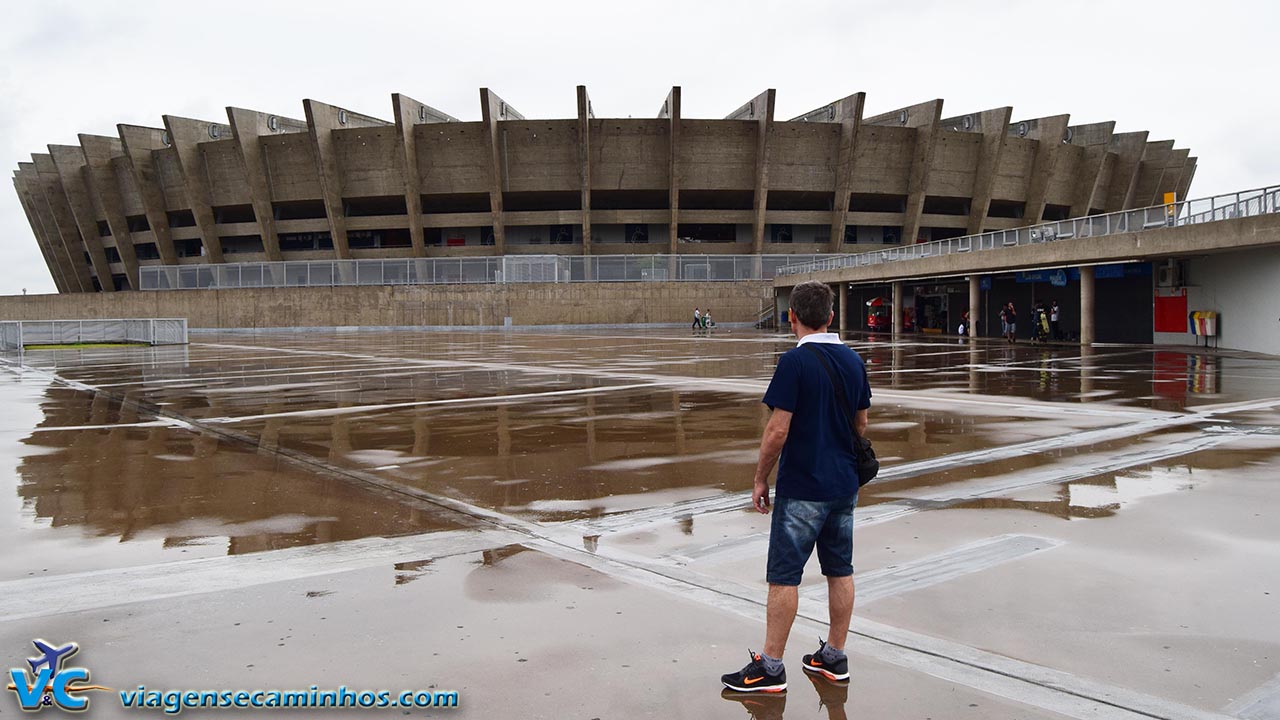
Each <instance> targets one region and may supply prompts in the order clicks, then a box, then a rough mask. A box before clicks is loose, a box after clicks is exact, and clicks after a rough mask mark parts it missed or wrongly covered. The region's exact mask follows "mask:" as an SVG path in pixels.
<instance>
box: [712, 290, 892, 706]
mask: <svg viewBox="0 0 1280 720" xmlns="http://www.w3.org/2000/svg"><path fill="white" fill-rule="evenodd" d="M831 306H832V293H831V288H829V287H828V286H827V285H825V284H823V283H820V282H806V283H801V284H799V285H797V286H796V287H795V288H793V289H792V291H791V312H790V313H789V317H790V319H791V331H792V332H794V333H795V334H796V337H797V338H798V339H799V342H798V343H797V344H796V347H794V348H792V349H791V350H788V351H787V352H786V353H784V354H783V355H782V357H780V358H778V367H777V368H776V369H775V370H774V372H773V379H772V380H771V381H770V382H769V388H768V390H766V391H765V394H764V404H765V405H768V406H769V408H771V409H772V411H773V414H772V415H771V416H770V417H769V422H768V424H767V425H766V427H765V430H764V437H763V438H762V439H761V441H760V460H759V462H758V464H757V465H756V473H755V482H754V484H753V487H752V491H751V503H752V506H753V507H754V508H755V509H756V511H758V512H761V513H768V512H769V475H770V473H772V472H773V468H774V465H775V463H779V459H781V463H780V464H778V477H777V491H776V492H775V493H774V501H775V507H774V508H773V518H772V521H771V525H770V530H769V559H768V568H767V571H766V579H767V580H768V582H769V599H768V610H767V613H766V626H765V641H764V652H763V653H755V652H752V653H751V662H750V663H748V664H747V666H746V667H744V668H742V670H740V671H738V672H735V673H730V674H728V675H723V676H721V678H720V681H721V682H722V683H724V685H725V686H726V687H728V688H729V689H731V690H736V691H740V692H770V693H776V692H782V691H783V690H785V689H786V687H787V672H786V670H785V669H784V668H783V665H782V654H783V651H784V650H785V649H786V646H787V637H788V636H789V635H790V634H791V625H792V623H793V622H794V621H795V617H796V608H797V605H798V603H799V594H798V591H797V587H798V586H799V585H800V577H801V574H802V573H803V571H804V566H805V563H806V562H808V560H809V556H810V555H811V554H812V553H813V551H814V549H815V546H816V548H817V552H818V562H819V564H820V565H821V567H822V574H823V575H825V576H826V578H827V602H828V610H829V613H830V616H829V617H830V629H829V631H828V634H827V640H826V641H825V642H823V641H822V640H819V641H818V650H817V651H816V652H814V653H813V654H812V655H805V656H804V657H803V658H802V664H803V666H804V669H805V671H807V672H810V673H813V674H815V675H822V676H823V677H825V678H827V679H829V680H844V679H846V678H848V677H849V661H848V658H847V657H845V652H844V644H845V640H846V639H847V637H848V635H849V622H850V619H851V617H852V614H853V507H854V505H856V504H857V502H858V470H857V460H856V454H855V450H854V446H853V431H854V430H855V429H856V430H857V432H858V433H859V434H860V435H861V434H863V433H865V432H866V430H867V409H868V408H869V407H871V386H870V384H869V383H868V381H867V372H866V367H865V366H864V365H863V362H862V358H861V357H859V356H858V353H856V352H854V351H853V350H851V349H850V348H849V347H848V346H846V345H845V344H844V343H842V342H841V341H840V337H839V335H836V334H835V333H830V332H827V328H828V326H829V325H830V324H831V320H832V318H834V317H835V315H834V313H832V311H831ZM833 377H834V378H837V379H838V380H839V382H838V383H833V382H832V378H833ZM838 392H843V393H844V395H845V397H844V400H845V401H847V407H848V408H851V409H853V424H854V425H855V426H856V428H850V427H849V422H850V421H849V419H848V418H849V416H848V415H847V414H846V412H845V407H846V405H845V403H841V402H840V401H839V399H838V398H835V397H832V396H833V395H834V394H835V393H838Z"/></svg>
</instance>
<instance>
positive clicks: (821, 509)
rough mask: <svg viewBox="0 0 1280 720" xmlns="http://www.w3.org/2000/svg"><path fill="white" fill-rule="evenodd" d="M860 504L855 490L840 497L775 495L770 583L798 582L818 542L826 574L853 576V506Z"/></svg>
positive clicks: (769, 568)
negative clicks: (834, 498) (803, 497)
mask: <svg viewBox="0 0 1280 720" xmlns="http://www.w3.org/2000/svg"><path fill="white" fill-rule="evenodd" d="M857 504H858V496H857V494H856V493H855V494H854V495H853V496H851V497H847V498H840V499H838V500H795V499H792V498H785V497H780V498H774V500H773V519H772V521H771V523H772V524H771V526H770V529H769V567H768V570H766V572H765V577H766V579H767V580H768V581H769V584H770V585H799V584H800V576H801V575H802V574H803V573H804V566H805V563H807V562H808V561H809V556H810V555H812V554H813V549H814V546H815V545H816V546H817V548H818V563H819V565H821V566H822V574H823V575H826V576H827V577H848V576H850V575H852V574H853V507H854V506H855V505H857Z"/></svg>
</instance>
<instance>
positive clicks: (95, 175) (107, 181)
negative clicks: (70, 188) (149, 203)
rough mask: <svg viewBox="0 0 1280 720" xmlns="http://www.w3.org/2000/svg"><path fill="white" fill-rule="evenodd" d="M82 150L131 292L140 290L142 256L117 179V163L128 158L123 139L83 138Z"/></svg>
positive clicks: (96, 136)
mask: <svg viewBox="0 0 1280 720" xmlns="http://www.w3.org/2000/svg"><path fill="white" fill-rule="evenodd" d="M79 138H80V148H81V150H82V151H83V152H84V161H85V167H87V168H88V172H86V173H85V179H86V180H87V181H88V185H89V192H90V193H92V194H93V195H94V196H96V198H97V201H98V202H97V206H98V207H99V208H101V210H102V213H103V215H104V216H105V218H106V221H107V227H108V228H110V230H111V236H112V239H113V240H115V242H116V252H117V253H119V254H120V264H121V265H122V266H123V267H124V275H125V278H126V280H127V281H128V287H127V289H129V290H137V289H138V256H137V254H136V252H135V251H134V246H133V245H134V239H133V233H132V232H130V230H129V223H128V221H127V220H126V219H125V214H124V213H125V211H124V203H123V200H122V198H121V197H120V181H119V179H118V178H117V177H116V171H115V164H114V163H115V161H116V160H117V159H119V158H123V157H124V147H123V146H122V145H121V143H120V138H118V137H110V136H106V135H85V134H81V135H80V136H79Z"/></svg>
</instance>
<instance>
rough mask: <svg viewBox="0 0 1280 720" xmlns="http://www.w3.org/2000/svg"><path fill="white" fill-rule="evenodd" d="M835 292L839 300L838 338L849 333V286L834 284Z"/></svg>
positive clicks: (846, 284)
mask: <svg viewBox="0 0 1280 720" xmlns="http://www.w3.org/2000/svg"><path fill="white" fill-rule="evenodd" d="M836 292H837V294H838V295H839V298H840V325H839V329H840V337H842V338H843V337H844V334H845V333H846V332H848V331H849V284H848V283H836Z"/></svg>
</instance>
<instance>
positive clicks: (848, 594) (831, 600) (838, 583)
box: [827, 575, 853, 650]
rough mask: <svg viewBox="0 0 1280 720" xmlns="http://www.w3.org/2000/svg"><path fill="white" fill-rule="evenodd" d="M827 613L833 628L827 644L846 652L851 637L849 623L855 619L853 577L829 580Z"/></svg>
mask: <svg viewBox="0 0 1280 720" xmlns="http://www.w3.org/2000/svg"><path fill="white" fill-rule="evenodd" d="M827 611H828V615H829V619H830V623H831V628H830V630H829V631H828V632H827V644H828V645H830V646H831V647H833V648H835V649H837V650H844V643H845V640H846V639H848V637H849V623H850V621H851V620H852V618H853V576H852V575H849V576H846V577H828V578H827Z"/></svg>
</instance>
